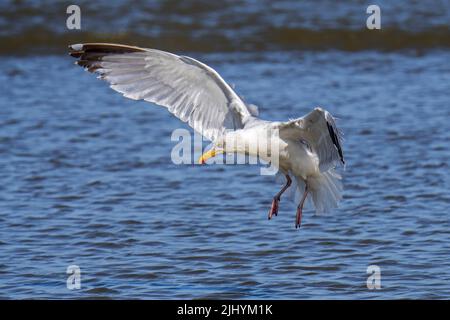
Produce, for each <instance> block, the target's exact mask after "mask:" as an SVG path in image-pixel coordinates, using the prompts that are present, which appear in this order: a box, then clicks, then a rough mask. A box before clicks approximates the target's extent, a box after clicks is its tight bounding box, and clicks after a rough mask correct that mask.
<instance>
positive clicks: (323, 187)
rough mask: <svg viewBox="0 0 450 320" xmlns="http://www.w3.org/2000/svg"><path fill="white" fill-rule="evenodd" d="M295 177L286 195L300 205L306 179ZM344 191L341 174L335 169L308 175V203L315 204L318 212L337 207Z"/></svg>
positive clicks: (309, 204) (308, 204)
mask: <svg viewBox="0 0 450 320" xmlns="http://www.w3.org/2000/svg"><path fill="white" fill-rule="evenodd" d="M292 176H293V175H292V174H291V177H292ZM293 177H294V179H293V181H292V185H291V186H290V187H289V189H288V190H286V196H287V197H288V198H290V199H291V200H293V201H294V202H295V204H296V205H298V204H299V202H300V199H301V197H302V195H303V193H304V191H305V181H304V180H303V179H302V178H300V177H297V176H293ZM342 191H343V188H342V182H341V176H340V175H339V174H338V173H337V172H336V170H334V169H329V170H327V171H326V172H322V173H320V174H319V175H317V176H313V177H308V197H307V200H306V205H307V206H308V207H310V206H311V205H312V204H314V207H315V209H316V214H320V213H325V212H329V211H330V210H331V209H333V208H337V206H338V203H339V201H340V200H341V199H342Z"/></svg>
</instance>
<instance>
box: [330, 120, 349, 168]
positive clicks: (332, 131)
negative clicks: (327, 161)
mask: <svg viewBox="0 0 450 320" xmlns="http://www.w3.org/2000/svg"><path fill="white" fill-rule="evenodd" d="M327 127H328V132H329V133H330V137H331V141H333V144H334V145H335V147H336V149H337V151H338V154H339V159H340V160H341V162H342V164H343V165H345V160H344V154H343V153H342V147H341V143H340V142H339V136H338V133H337V129H336V128H335V126H334V124H333V123H330V121H328V120H327Z"/></svg>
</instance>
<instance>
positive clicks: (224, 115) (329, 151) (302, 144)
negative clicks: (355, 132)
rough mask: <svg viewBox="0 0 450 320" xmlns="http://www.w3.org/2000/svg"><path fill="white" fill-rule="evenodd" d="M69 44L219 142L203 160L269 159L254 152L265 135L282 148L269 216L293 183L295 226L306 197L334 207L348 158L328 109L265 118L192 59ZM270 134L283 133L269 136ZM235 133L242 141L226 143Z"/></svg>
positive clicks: (112, 79) (120, 84)
mask: <svg viewBox="0 0 450 320" xmlns="http://www.w3.org/2000/svg"><path fill="white" fill-rule="evenodd" d="M69 49H70V55H71V56H73V57H76V58H78V60H77V61H76V64H78V65H80V66H82V67H84V68H85V69H87V70H88V71H90V72H95V73H97V74H99V78H101V79H104V80H106V81H107V82H109V83H110V86H111V88H112V89H114V90H116V91H118V92H120V93H122V94H123V95H124V96H125V97H127V98H131V99H134V100H145V101H148V102H151V103H154V104H158V105H161V106H163V107H166V108H167V109H168V110H169V112H171V113H172V114H174V115H175V116H176V117H178V118H179V119H181V120H182V121H184V122H187V123H188V124H189V125H190V126H191V127H192V128H193V129H194V130H196V131H197V132H199V133H201V134H202V135H203V136H204V137H206V138H207V139H209V140H211V141H212V142H213V144H214V147H213V148H212V149H211V150H210V151H208V152H205V153H204V154H203V155H202V157H201V158H200V162H201V163H204V162H205V161H206V160H207V159H209V158H211V157H214V156H215V155H216V154H219V153H240V154H246V155H251V156H260V157H262V158H263V160H266V161H271V158H270V157H268V156H267V157H264V156H263V155H262V154H258V153H257V154H255V149H257V148H251V147H252V146H254V145H255V144H256V143H257V142H256V141H255V140H256V139H258V138H259V139H263V140H264V139H265V140H266V141H265V142H266V143H267V144H266V145H267V146H272V145H275V146H277V148H278V149H277V150H270V148H271V147H268V149H269V150H268V153H267V155H269V154H272V153H274V152H275V151H276V153H277V154H278V155H279V159H278V169H279V172H280V173H281V174H282V175H284V176H285V178H286V183H285V184H284V186H283V188H282V189H281V190H280V191H279V192H278V193H277V194H276V195H275V196H274V197H273V200H272V205H271V208H270V210H269V215H268V218H269V219H271V218H272V217H273V215H277V214H278V205H279V202H280V199H281V195H282V194H283V193H284V192H285V191H286V190H288V189H289V188H295V190H294V191H295V195H296V199H297V204H298V206H297V214H296V219H295V227H296V228H297V227H300V225H301V219H302V210H303V206H304V203H305V200H306V199H307V198H311V200H312V202H313V204H314V206H315V208H316V213H320V212H325V211H328V210H329V209H331V208H335V207H337V205H338V202H339V201H340V200H341V198H342V184H341V181H340V180H341V177H340V175H339V174H338V173H337V172H336V171H335V167H336V165H337V164H342V165H344V164H345V162H344V156H343V152H342V148H341V146H342V134H341V132H340V131H339V130H338V129H337V127H336V125H335V121H334V119H333V117H332V116H331V114H330V113H329V112H327V111H325V110H323V109H321V108H315V109H314V110H313V111H311V112H310V113H309V114H307V115H305V116H304V117H301V118H298V119H294V120H289V121H287V122H271V121H264V120H261V119H259V118H258V110H257V108H256V107H255V106H253V105H248V104H246V103H244V101H243V100H242V99H241V98H240V97H239V96H238V95H237V94H236V92H234V91H233V89H232V88H231V87H230V86H229V85H228V84H227V83H226V82H225V81H224V80H223V79H222V78H221V76H220V75H219V74H218V73H217V72H216V71H215V70H214V69H212V68H211V67H209V66H207V65H205V64H203V63H201V62H199V61H197V60H195V59H193V58H190V57H186V56H178V55H175V54H172V53H169V52H164V51H160V50H155V49H145V48H139V47H133V46H127V45H120V44H108V43H86V44H74V45H71V46H69ZM270 131H276V132H278V134H277V135H273V134H267V133H268V132H270ZM264 137H265V138H264ZM230 138H232V139H233V140H234V141H237V143H231V144H229V143H228V144H227V141H230ZM274 139H276V141H275V140H274ZM272 142H276V143H275V144H271V143H272ZM249 146H250V147H249ZM264 158H266V159H264ZM293 181H294V184H292V182H293ZM300 196H301V197H300Z"/></svg>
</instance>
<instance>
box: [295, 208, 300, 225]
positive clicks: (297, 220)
mask: <svg viewBox="0 0 450 320" xmlns="http://www.w3.org/2000/svg"><path fill="white" fill-rule="evenodd" d="M301 225H302V208H301V207H299V208H297V215H296V217H295V229H297V228H300V226H301Z"/></svg>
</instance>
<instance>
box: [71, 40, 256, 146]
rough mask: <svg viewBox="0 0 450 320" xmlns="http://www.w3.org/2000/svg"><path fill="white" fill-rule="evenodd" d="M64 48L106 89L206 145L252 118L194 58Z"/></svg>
mask: <svg viewBox="0 0 450 320" xmlns="http://www.w3.org/2000/svg"><path fill="white" fill-rule="evenodd" d="M69 49H70V55H71V56H73V57H76V58H78V60H77V61H76V63H77V64H78V65H80V66H82V67H84V68H85V69H86V70H88V71H90V72H95V73H97V74H99V78H101V79H104V80H106V81H108V82H109V83H110V84H111V88H112V89H114V90H116V91H118V92H120V93H122V94H123V95H124V96H125V97H127V98H130V99H134V100H145V101H148V102H152V103H156V104H158V105H161V106H164V107H166V108H167V109H168V110H169V111H170V112H171V113H173V114H174V115H175V116H177V117H178V118H180V119H181V120H182V121H184V122H187V123H188V124H189V125H190V126H191V127H192V128H194V129H195V130H196V131H198V132H199V133H201V134H202V135H203V136H205V137H206V138H208V139H210V140H212V141H214V140H215V139H216V138H218V137H219V136H221V135H222V134H223V133H224V131H225V130H227V129H232V130H236V129H241V128H242V127H243V123H244V122H245V118H246V117H249V116H250V115H251V114H252V112H251V111H252V110H249V109H248V108H247V106H246V105H245V103H244V102H243V101H242V100H241V98H239V96H238V95H237V94H236V93H235V92H234V91H233V90H232V89H231V88H230V86H229V85H228V84H227V83H226V82H225V81H224V80H223V79H222V78H221V77H220V75H219V74H218V73H217V72H216V71H215V70H214V69H212V68H210V67H208V66H207V65H205V64H203V63H201V62H199V61H197V60H195V59H192V58H189V57H186V56H177V55H175V54H172V53H168V52H164V51H160V50H155V49H144V48H139V47H132V46H125V45H120V44H108V43H86V44H75V45H71V46H69Z"/></svg>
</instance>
